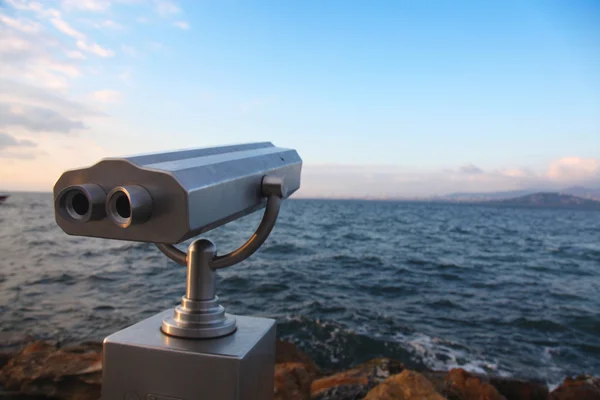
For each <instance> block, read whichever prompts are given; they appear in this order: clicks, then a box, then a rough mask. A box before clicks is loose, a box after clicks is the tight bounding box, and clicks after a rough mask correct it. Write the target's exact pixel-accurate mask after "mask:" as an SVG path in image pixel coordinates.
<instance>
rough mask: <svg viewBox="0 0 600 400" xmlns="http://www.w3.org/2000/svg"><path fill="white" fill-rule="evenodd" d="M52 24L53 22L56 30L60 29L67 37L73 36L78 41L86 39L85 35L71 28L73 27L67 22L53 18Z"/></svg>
mask: <svg viewBox="0 0 600 400" xmlns="http://www.w3.org/2000/svg"><path fill="white" fill-rule="evenodd" d="M50 22H52V25H54V27H55V28H56V29H58V30H59V31H61V32H62V33H64V34H65V35H68V36H71V37H73V38H75V39H77V40H83V39H85V35H84V34H83V33H81V32H79V31H77V30H75V29H74V28H72V27H71V25H69V24H68V23H67V22H66V21H64V20H62V19H60V18H52V19H51V20H50Z"/></svg>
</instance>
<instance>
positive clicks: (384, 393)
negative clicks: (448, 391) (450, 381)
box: [364, 370, 445, 400]
mask: <svg viewBox="0 0 600 400" xmlns="http://www.w3.org/2000/svg"><path fill="white" fill-rule="evenodd" d="M444 399H445V398H444V397H442V396H441V395H440V394H439V393H438V392H437V390H436V389H435V387H434V385H433V383H431V382H430V381H429V380H428V379H427V378H425V377H424V376H423V375H421V374H419V373H418V372H415V371H409V370H404V371H403V372H402V373H401V374H398V375H393V376H391V377H389V378H387V379H386V380H385V381H383V382H382V383H380V384H379V385H377V386H375V388H373V389H371V391H369V393H368V394H367V396H366V397H365V398H364V400H444Z"/></svg>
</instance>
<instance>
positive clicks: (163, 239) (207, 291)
mask: <svg viewBox="0 0 600 400" xmlns="http://www.w3.org/2000/svg"><path fill="white" fill-rule="evenodd" d="M301 167H302V160H301V159H300V157H299V156H298V154H297V153H296V151H294V150H289V149H282V148H278V147H275V146H273V145H272V144H271V143H251V144H245V145H234V146H222V147H216V148H206V149H195V150H183V151H176V152H167V153H159V154H150V155H142V156H134V157H128V158H120V159H106V160H103V161H101V162H99V163H98V164H96V165H94V166H92V167H89V168H83V169H79V170H73V171H68V172H66V173H64V174H63V175H62V176H61V177H60V179H59V180H58V181H57V183H56V185H55V187H54V196H55V203H54V205H55V216H56V221H57V223H58V225H59V226H60V227H61V228H62V229H63V230H64V231H65V232H66V233H68V234H71V235H80V236H92V237H101V238H110V239H120V240H132V241H142V242H150V243H154V244H156V246H157V247H158V248H159V249H160V250H161V251H162V252H163V253H164V254H165V255H166V256H167V257H169V258H170V259H172V260H173V261H175V262H176V263H177V264H180V265H185V266H186V268H187V280H186V292H185V295H184V296H183V297H182V300H181V304H180V305H179V306H177V307H176V308H175V309H174V310H166V311H164V312H161V313H159V314H157V315H155V316H153V317H150V318H148V319H146V320H144V321H141V322H139V323H137V324H134V325H132V326H130V327H128V328H125V329H123V330H121V331H119V332H116V333H115V334H113V335H110V336H109V337H107V338H106V339H105V341H104V369H103V385H102V399H104V400H113V399H119V398H124V399H135V400H141V399H146V400H148V399H150V400H192V399H194V400H195V399H204V398H206V399H211V400H213V399H214V400H241V399H245V400H267V399H271V398H272V395H273V372H274V363H275V321H273V320H271V319H266V318H255V317H244V316H233V315H230V314H227V313H225V309H224V307H223V306H221V305H220V304H219V298H218V296H217V294H216V292H217V291H216V271H217V270H219V269H222V268H227V267H230V266H233V265H235V264H237V263H240V262H242V261H244V260H245V259H246V258H248V257H249V256H251V255H252V254H253V253H254V252H255V251H256V250H258V249H259V248H260V246H261V245H262V244H263V243H264V241H265V240H266V239H267V238H268V236H269V234H270V233H271V231H272V229H273V227H274V225H275V222H276V221H277V217H278V215H279V210H280V206H281V200H283V199H285V198H287V197H288V196H290V195H291V194H292V193H294V192H295V191H296V190H297V189H298V188H299V187H300V172H301ZM261 208H264V209H265V210H264V214H263V218H262V220H261V223H260V225H259V226H258V228H257V229H256V231H255V233H254V234H253V235H252V236H251V237H250V238H249V239H248V240H247V241H246V242H245V243H244V244H242V245H241V246H240V247H239V248H238V249H237V250H234V251H232V252H230V253H228V254H224V255H218V254H217V247H216V246H215V244H214V243H212V242H211V241H210V240H207V239H197V240H195V241H193V242H192V243H191V244H190V245H189V247H188V249H187V252H183V251H181V250H179V249H178V248H176V247H175V246H174V244H176V243H179V242H181V241H183V240H186V239H188V238H192V237H194V236H197V235H198V234H200V233H203V232H207V231H209V230H211V229H214V228H216V227H218V226H220V225H223V224H226V223H227V222H230V221H233V220H235V219H237V218H240V217H242V216H244V215H247V214H249V213H252V212H254V211H257V210H259V209H261Z"/></svg>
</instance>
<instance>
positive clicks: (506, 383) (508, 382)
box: [489, 376, 548, 400]
mask: <svg viewBox="0 0 600 400" xmlns="http://www.w3.org/2000/svg"><path fill="white" fill-rule="evenodd" d="M489 383H490V384H491V385H492V386H494V387H495V388H496V390H498V392H499V393H500V394H501V395H502V396H504V397H506V398H507V399H508V400H547V399H548V387H547V386H546V385H545V384H543V383H539V382H528V381H524V380H520V379H514V378H503V377H497V376H491V377H490V378H489Z"/></svg>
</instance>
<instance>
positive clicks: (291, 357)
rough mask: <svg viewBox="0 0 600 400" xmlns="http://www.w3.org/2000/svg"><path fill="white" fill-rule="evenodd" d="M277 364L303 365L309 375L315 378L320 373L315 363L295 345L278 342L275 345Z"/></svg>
mask: <svg viewBox="0 0 600 400" xmlns="http://www.w3.org/2000/svg"><path fill="white" fill-rule="evenodd" d="M275 363H276V364H280V363H302V364H304V365H305V366H306V370H307V371H308V373H309V374H310V375H311V376H312V377H313V378H314V377H316V376H317V375H319V373H320V371H319V368H318V367H317V365H316V364H315V363H314V361H313V360H312V359H311V358H310V357H309V356H308V355H306V354H305V353H303V352H302V351H300V350H299V349H298V347H297V346H296V345H295V344H294V343H290V342H284V341H282V340H277V342H276V343H275Z"/></svg>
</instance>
